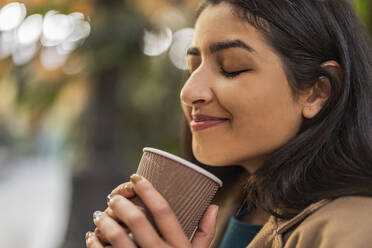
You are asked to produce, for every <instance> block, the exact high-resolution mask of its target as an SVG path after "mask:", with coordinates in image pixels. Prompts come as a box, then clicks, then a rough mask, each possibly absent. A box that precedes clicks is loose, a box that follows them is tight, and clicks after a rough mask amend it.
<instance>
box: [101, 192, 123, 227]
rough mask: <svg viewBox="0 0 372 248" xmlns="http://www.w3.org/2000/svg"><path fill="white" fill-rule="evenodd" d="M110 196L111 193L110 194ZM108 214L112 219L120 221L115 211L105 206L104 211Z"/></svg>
mask: <svg viewBox="0 0 372 248" xmlns="http://www.w3.org/2000/svg"><path fill="white" fill-rule="evenodd" d="M110 196H112V195H110ZM104 212H105V213H106V214H107V215H108V216H110V217H111V218H113V219H114V220H116V221H117V222H120V219H119V218H118V217H116V215H115V213H114V212H113V211H112V209H111V208H109V207H108V208H106V209H105V211H104Z"/></svg>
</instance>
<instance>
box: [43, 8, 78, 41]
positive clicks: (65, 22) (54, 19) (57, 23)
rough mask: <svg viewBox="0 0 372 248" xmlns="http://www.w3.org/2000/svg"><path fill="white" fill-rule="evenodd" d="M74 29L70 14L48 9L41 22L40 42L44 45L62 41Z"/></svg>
mask: <svg viewBox="0 0 372 248" xmlns="http://www.w3.org/2000/svg"><path fill="white" fill-rule="evenodd" d="M73 30H74V19H73V17H71V16H68V15H63V14H58V12H56V11H54V10H51V11H48V12H47V13H46V15H45V17H44V22H43V37H42V39H41V42H42V44H43V45H44V46H56V45H58V44H60V43H61V42H62V41H64V40H65V39H66V38H67V37H68V36H69V35H70V34H71V33H72V32H73Z"/></svg>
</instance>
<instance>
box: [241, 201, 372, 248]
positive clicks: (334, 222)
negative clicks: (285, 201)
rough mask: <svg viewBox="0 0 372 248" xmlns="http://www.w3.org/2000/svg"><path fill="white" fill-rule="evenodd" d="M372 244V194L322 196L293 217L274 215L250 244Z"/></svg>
mask: <svg viewBox="0 0 372 248" xmlns="http://www.w3.org/2000/svg"><path fill="white" fill-rule="evenodd" d="M333 247H335V248H369V247H372V197H357V196H349V197H341V198H338V199H336V200H333V201H328V200H322V201H320V202H317V203H314V204H312V205H310V206H309V207H307V208H306V209H305V210H304V211H302V212H301V213H300V214H298V215H297V216H295V217H294V218H292V219H290V220H286V221H283V220H278V219H276V218H275V217H273V216H272V217H270V219H269V220H268V221H267V223H266V224H265V225H264V227H263V228H262V229H261V231H260V232H259V233H258V234H257V236H256V237H255V238H254V239H253V240H252V242H251V243H250V244H249V245H248V246H247V248H333Z"/></svg>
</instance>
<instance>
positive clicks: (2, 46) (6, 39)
mask: <svg viewBox="0 0 372 248" xmlns="http://www.w3.org/2000/svg"><path fill="white" fill-rule="evenodd" d="M15 45H16V34H15V31H14V30H11V31H6V32H0V59H3V58H6V57H8V56H9V55H10V54H11V53H12V51H13V48H14V47H15Z"/></svg>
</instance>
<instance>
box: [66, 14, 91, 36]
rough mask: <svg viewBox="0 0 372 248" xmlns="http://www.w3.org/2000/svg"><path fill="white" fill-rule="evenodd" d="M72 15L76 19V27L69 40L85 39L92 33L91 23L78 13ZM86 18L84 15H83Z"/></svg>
mask: <svg viewBox="0 0 372 248" xmlns="http://www.w3.org/2000/svg"><path fill="white" fill-rule="evenodd" d="M70 16H71V17H72V18H73V19H74V29H73V31H72V33H71V35H70V36H69V37H68V41H79V40H82V39H85V38H86V37H88V36H89V34H90V24H89V22H86V21H84V20H83V19H80V18H77V17H79V15H78V13H76V12H75V13H72V14H70ZM83 18H84V16H83Z"/></svg>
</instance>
